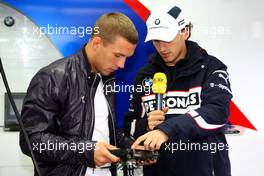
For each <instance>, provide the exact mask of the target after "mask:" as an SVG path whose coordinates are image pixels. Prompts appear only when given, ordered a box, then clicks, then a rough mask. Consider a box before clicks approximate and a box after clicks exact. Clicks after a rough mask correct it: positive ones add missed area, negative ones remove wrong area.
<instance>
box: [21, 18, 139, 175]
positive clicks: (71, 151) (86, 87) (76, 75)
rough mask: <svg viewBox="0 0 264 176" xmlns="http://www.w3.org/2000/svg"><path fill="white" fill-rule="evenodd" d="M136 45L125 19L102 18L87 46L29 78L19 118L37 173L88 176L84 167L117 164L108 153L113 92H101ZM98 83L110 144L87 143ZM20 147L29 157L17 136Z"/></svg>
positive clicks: (112, 133)
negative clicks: (104, 101) (104, 103)
mask: <svg viewBox="0 0 264 176" xmlns="http://www.w3.org/2000/svg"><path fill="white" fill-rule="evenodd" d="M137 42H138V34H137V31H136V29H135V26H134V24H133V23H132V21H130V19H129V18H128V17H127V16H125V15H123V14H120V13H109V14H105V15H103V16H101V17H100V18H99V19H98V20H97V21H96V24H95V27H94V29H93V33H92V35H91V38H90V40H89V42H88V43H87V44H86V45H85V46H84V47H83V48H82V49H81V50H80V51H78V52H77V53H75V54H73V55H71V56H69V57H67V58H63V59H60V60H57V61H55V62H53V63H51V64H50V65H48V66H46V67H44V68H42V69H41V70H40V71H39V72H38V73H37V74H36V75H35V76H34V77H33V79H32V81H31V83H30V85H29V87H28V90H27V95H26V97H25V99H24V104H23V109H22V120H23V123H24V125H25V129H26V132H27V135H28V137H29V139H30V142H31V145H32V148H33V152H34V155H35V157H36V160H37V163H38V166H39V168H40V172H41V175H45V176H46V175H56V176H58V175H64V176H66V175H76V176H77V175H82V176H83V175H88V174H87V173H86V170H87V168H88V167H90V168H95V167H96V166H102V165H104V164H106V163H113V162H117V161H118V160H119V158H118V157H116V156H114V155H112V154H111V153H110V152H109V150H110V149H115V146H117V139H116V136H117V135H116V133H117V132H116V129H115V112H114V94H113V92H107V91H106V88H107V87H108V86H114V81H115V79H114V77H113V74H112V73H113V72H114V71H115V70H117V69H119V68H123V67H124V64H125V60H126V58H127V57H129V56H131V55H133V53H134V50H135V48H136V44H137ZM100 81H102V82H103V85H104V86H103V90H102V91H103V92H104V96H105V99H106V105H107V109H108V112H107V113H108V127H109V138H110V139H109V142H110V144H109V143H106V142H101V141H94V140H92V137H93V132H94V126H95V121H96V119H97V117H95V114H96V112H94V106H95V103H94V99H95V93H96V91H97V87H98V84H99V82H100ZM106 111H107V110H106ZM106 116H107V115H106ZM20 147H21V150H22V152H23V153H24V154H26V155H28V156H30V152H29V149H28V147H27V145H26V142H25V139H24V136H23V134H22V133H21V134H20ZM112 173H113V172H112ZM35 174H36V173H35Z"/></svg>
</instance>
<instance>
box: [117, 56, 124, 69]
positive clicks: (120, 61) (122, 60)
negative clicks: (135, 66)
mask: <svg viewBox="0 0 264 176" xmlns="http://www.w3.org/2000/svg"><path fill="white" fill-rule="evenodd" d="M125 63H126V57H122V58H120V59H119V60H118V62H117V66H118V68H121V69H123V68H124V67H125Z"/></svg>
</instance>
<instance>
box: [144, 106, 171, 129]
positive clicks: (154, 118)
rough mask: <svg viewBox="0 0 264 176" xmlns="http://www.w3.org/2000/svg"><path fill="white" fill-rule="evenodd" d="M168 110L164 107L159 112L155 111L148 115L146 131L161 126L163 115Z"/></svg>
mask: <svg viewBox="0 0 264 176" xmlns="http://www.w3.org/2000/svg"><path fill="white" fill-rule="evenodd" d="M168 110H169V108H168V107H165V108H163V109H162V111H161V110H155V111H151V112H150V113H148V129H149V130H153V129H154V128H155V127H156V126H157V125H159V124H161V123H162V122H163V121H164V120H165V114H166V113H167V112H168Z"/></svg>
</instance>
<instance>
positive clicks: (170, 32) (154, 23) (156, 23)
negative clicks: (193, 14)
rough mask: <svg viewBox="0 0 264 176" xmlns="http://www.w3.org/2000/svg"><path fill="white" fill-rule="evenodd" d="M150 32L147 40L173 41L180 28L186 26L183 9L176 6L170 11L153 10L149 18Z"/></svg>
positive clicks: (148, 26)
mask: <svg viewBox="0 0 264 176" xmlns="http://www.w3.org/2000/svg"><path fill="white" fill-rule="evenodd" d="M146 24H147V28H148V34H147V36H146V39H145V42H148V41H150V40H161V41H166V42H170V41H172V40H173V39H174V38H175V37H176V35H177V33H178V31H179V30H181V29H183V28H184V27H185V26H186V19H185V17H184V15H183V13H182V10H181V9H180V8H179V7H177V6H174V7H173V8H171V9H170V10H169V11H168V12H165V11H163V12H157V11H155V12H151V14H150V16H149V17H148V19H147V22H146Z"/></svg>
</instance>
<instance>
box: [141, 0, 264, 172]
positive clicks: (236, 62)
mask: <svg viewBox="0 0 264 176" xmlns="http://www.w3.org/2000/svg"><path fill="white" fill-rule="evenodd" d="M140 2H141V3H142V4H144V5H145V6H146V7H147V8H149V9H156V8H159V9H160V8H164V9H168V7H172V6H173V5H178V6H179V7H181V8H182V9H183V10H184V11H185V12H186V14H187V17H188V18H189V20H190V21H192V23H193V24H194V28H193V36H192V37H191V40H194V41H196V42H198V43H199V44H200V45H201V46H202V47H203V48H205V49H206V50H207V51H208V53H209V54H212V55H214V56H216V57H218V58H219V59H220V60H222V61H223V62H224V63H225V64H226V65H228V68H229V69H228V70H229V74H230V77H231V78H230V80H231V86H232V91H233V95H234V98H233V101H234V102H235V104H236V105H237V106H238V107H239V108H240V110H241V111H242V112H243V113H244V114H245V115H246V117H247V118H248V119H249V120H250V121H251V122H252V123H253V125H254V126H255V127H256V128H257V129H258V131H257V132H255V131H252V130H246V131H245V133H244V134H243V135H241V136H228V141H229V145H230V158H231V164H232V173H233V175H234V176H248V175H254V176H262V175H263V174H264V172H263V171H262V167H263V163H264V158H263V156H264V151H263V144H264V118H263V114H262V109H263V104H262V102H263V101H262V100H263V99H264V96H263V93H262V91H261V90H262V89H263V87H264V79H263V76H264V69H263V67H264V43H263V41H264V34H263V31H264V13H263V5H264V3H263V2H262V1H261V0H252V1H249V0H239V1H238V0H199V1H197V0H178V1H176V0H166V1H164V0H155V1H153V0H140Z"/></svg>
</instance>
